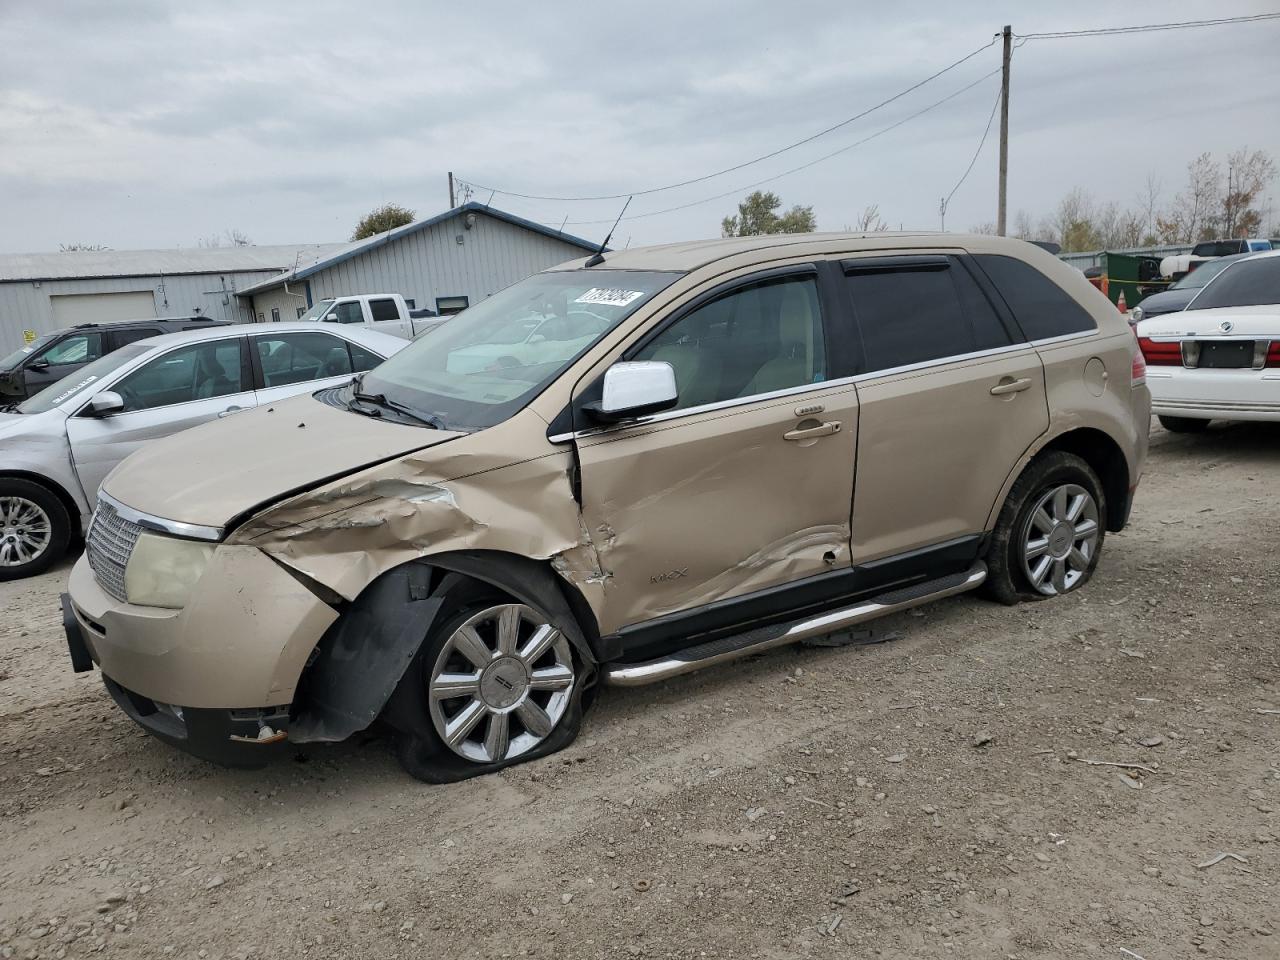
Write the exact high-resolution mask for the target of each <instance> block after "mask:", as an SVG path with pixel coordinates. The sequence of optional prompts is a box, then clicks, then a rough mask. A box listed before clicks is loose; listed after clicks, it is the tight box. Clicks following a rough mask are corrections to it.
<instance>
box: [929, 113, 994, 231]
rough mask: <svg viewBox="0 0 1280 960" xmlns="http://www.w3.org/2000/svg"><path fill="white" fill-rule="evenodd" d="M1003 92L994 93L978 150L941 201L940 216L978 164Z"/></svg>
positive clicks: (944, 213)
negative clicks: (994, 98)
mask: <svg viewBox="0 0 1280 960" xmlns="http://www.w3.org/2000/svg"><path fill="white" fill-rule="evenodd" d="M1003 93H1004V91H1003V90H1000V91H998V92H997V93H996V102H995V103H993V104H992V105H991V115H990V116H988V117H987V126H986V128H985V129H984V130H983V131H982V139H981V140H979V141H978V149H977V150H975V151H973V159H971V160H970V161H969V166H967V167H965V169H964V173H963V174H962V175H961V177H960V179H959V180H957V181H956V185H955V186H954V187H952V188H951V192H950V193H948V194H947V196H946V198H945V199H944V200H943V201H942V215H943V216H944V217H945V216H946V215H947V207H949V206H950V205H951V198H952V197H954V196H955V195H956V191H957V190H959V189H960V185H961V184H962V183H964V182H965V180H967V179H968V177H969V174H970V173H971V172H973V165H974V164H975V163H977V162H978V155H979V154H981V153H982V148H983V146H984V145H985V144H986V142H987V135H988V134H990V133H991V124H992V123H993V122H994V121H995V119H996V111H997V110H999V109H1000V97H1001V94H1003Z"/></svg>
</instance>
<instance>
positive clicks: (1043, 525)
mask: <svg viewBox="0 0 1280 960" xmlns="http://www.w3.org/2000/svg"><path fill="white" fill-rule="evenodd" d="M1105 516H1106V500H1105V498H1104V496H1103V493H1102V484H1101V482H1100V481H1099V480H1098V475H1097V474H1096V473H1094V471H1093V469H1092V468H1091V467H1090V466H1089V464H1088V463H1087V462H1085V461H1084V460H1083V459H1082V458H1080V457H1077V456H1076V455H1075V454H1071V453H1063V452H1054V453H1049V454H1045V455H1043V456H1041V457H1038V458H1037V459H1035V460H1033V461H1032V462H1031V464H1030V465H1028V467H1027V469H1026V470H1025V471H1024V472H1023V474H1022V476H1020V477H1019V478H1018V480H1017V482H1016V483H1014V485H1013V489H1012V490H1010V491H1009V497H1008V499H1007V500H1006V501H1005V505H1004V507H1003V508H1002V509H1001V511H1000V517H999V518H998V520H997V521H996V528H995V530H994V531H993V533H992V539H991V546H990V548H989V549H988V552H987V580H986V583H985V584H984V592H985V593H986V594H987V595H988V596H990V597H991V598H992V599H995V600H998V601H1000V602H1001V603H1009V604H1012V603H1017V602H1018V601H1019V600H1024V599H1029V600H1043V599H1045V598H1047V597H1056V596H1059V595H1061V594H1064V593H1068V592H1070V591H1072V590H1076V589H1078V588H1080V587H1082V586H1084V584H1085V583H1087V582H1088V580H1089V578H1090V577H1091V576H1092V575H1093V571H1094V568H1096V567H1097V565H1098V557H1099V554H1100V552H1101V550H1102V540H1103V537H1104V535H1105V530H1104V527H1105V524H1104V521H1103V518H1104V517H1105Z"/></svg>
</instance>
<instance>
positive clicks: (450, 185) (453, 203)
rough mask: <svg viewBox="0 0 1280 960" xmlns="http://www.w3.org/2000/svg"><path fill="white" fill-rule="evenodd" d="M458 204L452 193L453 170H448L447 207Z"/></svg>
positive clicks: (450, 207)
mask: <svg viewBox="0 0 1280 960" xmlns="http://www.w3.org/2000/svg"><path fill="white" fill-rule="evenodd" d="M457 205H458V204H457V202H456V200H455V198H454V195H453V171H452V170H450V171H449V209H450V210H452V209H453V208H454V207H456V206H457Z"/></svg>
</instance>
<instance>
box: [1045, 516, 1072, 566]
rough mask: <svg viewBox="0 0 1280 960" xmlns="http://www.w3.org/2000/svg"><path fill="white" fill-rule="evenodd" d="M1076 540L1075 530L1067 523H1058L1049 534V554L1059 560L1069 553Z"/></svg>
mask: <svg viewBox="0 0 1280 960" xmlns="http://www.w3.org/2000/svg"><path fill="white" fill-rule="evenodd" d="M1075 540H1076V528H1075V527H1074V526H1072V525H1071V524H1069V523H1059V524H1057V525H1056V526H1055V527H1054V528H1053V531H1052V532H1051V533H1050V534H1049V552H1050V553H1051V554H1053V556H1054V557H1056V558H1058V559H1059V560H1060V559H1062V558H1063V557H1065V556H1066V555H1067V554H1068V553H1070V552H1071V547H1072V545H1073V544H1074V543H1075Z"/></svg>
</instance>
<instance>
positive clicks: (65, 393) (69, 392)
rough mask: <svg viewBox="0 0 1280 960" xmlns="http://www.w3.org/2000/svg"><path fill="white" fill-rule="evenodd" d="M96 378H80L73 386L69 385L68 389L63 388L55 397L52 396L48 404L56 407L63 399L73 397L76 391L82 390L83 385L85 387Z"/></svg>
mask: <svg viewBox="0 0 1280 960" xmlns="http://www.w3.org/2000/svg"><path fill="white" fill-rule="evenodd" d="M97 379H98V378H97V377H86V378H85V379H84V380H81V381H80V382H79V383H77V384H76V385H75V386H74V387H71V388H70V389H68V390H63V391H62V393H60V394H58V395H57V396H56V397H54V398H53V399H52V400H50V401H49V405H50V406H53V407H56V406H57V405H58V404H60V403H61V402H62V401H63V400H66V399H67V398H68V397H74V396H75V395H76V394H77V393H79V392H80V391H81V390H83V389H84V388H85V387H87V386H88V385H89V384H91V383H93V381H95V380H97Z"/></svg>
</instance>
